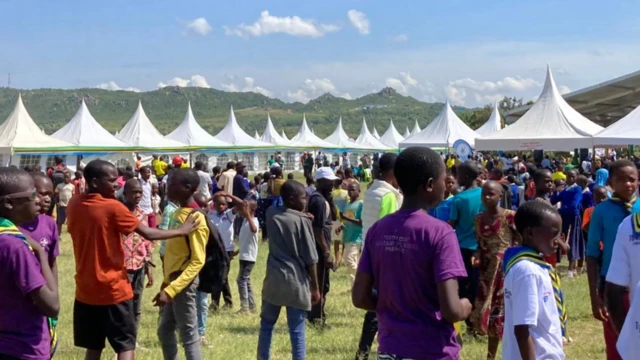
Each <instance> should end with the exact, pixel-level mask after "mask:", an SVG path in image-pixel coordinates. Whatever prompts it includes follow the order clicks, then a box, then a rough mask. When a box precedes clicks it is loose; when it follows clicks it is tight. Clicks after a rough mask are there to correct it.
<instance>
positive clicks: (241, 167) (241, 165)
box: [236, 161, 246, 174]
mask: <svg viewBox="0 0 640 360" xmlns="http://www.w3.org/2000/svg"><path fill="white" fill-rule="evenodd" d="M245 168H246V166H245V165H244V163H242V161H239V162H238V163H237V164H236V172H237V173H238V174H242V173H243V172H244V169H245Z"/></svg>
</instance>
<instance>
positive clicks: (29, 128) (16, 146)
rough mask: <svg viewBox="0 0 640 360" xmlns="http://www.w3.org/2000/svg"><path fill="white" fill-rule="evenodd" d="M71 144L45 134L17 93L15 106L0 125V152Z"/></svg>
mask: <svg viewBox="0 0 640 360" xmlns="http://www.w3.org/2000/svg"><path fill="white" fill-rule="evenodd" d="M72 146H73V144H72V143H70V142H67V141H64V140H60V139H56V138H54V137H52V136H49V135H47V134H45V133H44V131H42V130H41V129H40V128H39V127H38V125H36V123H35V122H34V121H33V119H32V118H31V116H29V113H28V112H27V109H25V107H24V104H23V103H22V96H21V95H18V101H16V106H15V107H14V108H13V111H12V112H11V114H9V117H7V119H6V120H5V121H4V123H2V125H0V152H2V153H7V152H9V151H10V150H9V149H13V150H22V151H30V150H34V151H38V150H40V151H46V150H48V149H51V150H55V149H57V148H68V147H72Z"/></svg>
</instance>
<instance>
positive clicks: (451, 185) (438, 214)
mask: <svg viewBox="0 0 640 360" xmlns="http://www.w3.org/2000/svg"><path fill="white" fill-rule="evenodd" d="M444 185H445V190H444V199H443V200H442V201H441V202H440V204H438V206H437V207H435V208H433V209H429V215H431V216H433V217H435V218H436V219H438V220H442V221H445V222H448V221H449V217H450V216H449V215H450V214H451V202H452V201H453V196H454V195H455V194H456V177H455V176H453V175H452V174H448V175H447V177H446V178H445V179H444Z"/></svg>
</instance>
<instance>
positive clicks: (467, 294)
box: [458, 249, 480, 325]
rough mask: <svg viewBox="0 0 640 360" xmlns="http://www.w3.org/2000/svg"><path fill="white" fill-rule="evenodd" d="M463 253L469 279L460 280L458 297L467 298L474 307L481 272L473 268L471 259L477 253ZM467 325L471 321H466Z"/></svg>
mask: <svg viewBox="0 0 640 360" xmlns="http://www.w3.org/2000/svg"><path fill="white" fill-rule="evenodd" d="M460 252H461V253H462V261H463V262H464V268H465V270H467V277H466V278H464V279H458V295H459V296H460V298H461V299H462V298H467V299H469V302H470V303H471V305H472V306H473V305H474V304H475V302H476V295H477V294H478V284H479V282H480V272H479V270H478V269H477V268H474V267H473V266H471V257H472V256H473V254H474V253H475V250H470V249H460ZM465 323H466V324H467V325H470V324H471V322H470V320H469V319H467V320H465Z"/></svg>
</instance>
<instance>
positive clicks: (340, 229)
mask: <svg viewBox="0 0 640 360" xmlns="http://www.w3.org/2000/svg"><path fill="white" fill-rule="evenodd" d="M341 232H342V226H338V227H337V228H336V235H340V233H341Z"/></svg>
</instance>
